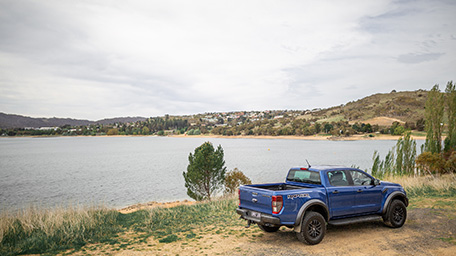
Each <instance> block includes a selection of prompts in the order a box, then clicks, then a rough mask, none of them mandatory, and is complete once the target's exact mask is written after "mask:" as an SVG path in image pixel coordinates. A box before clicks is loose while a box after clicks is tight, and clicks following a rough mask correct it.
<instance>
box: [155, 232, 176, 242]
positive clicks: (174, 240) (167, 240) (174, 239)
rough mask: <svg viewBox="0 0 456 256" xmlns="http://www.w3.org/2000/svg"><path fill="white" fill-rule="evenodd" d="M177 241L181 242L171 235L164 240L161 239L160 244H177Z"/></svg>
mask: <svg viewBox="0 0 456 256" xmlns="http://www.w3.org/2000/svg"><path fill="white" fill-rule="evenodd" d="M177 240H179V237H178V236H176V235H174V234H173V235H169V236H167V237H165V238H163V239H160V240H158V241H159V242H160V243H172V242H176V241H177Z"/></svg>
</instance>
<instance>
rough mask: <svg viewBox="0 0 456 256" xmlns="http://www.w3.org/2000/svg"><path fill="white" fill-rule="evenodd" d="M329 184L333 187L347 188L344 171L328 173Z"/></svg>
mask: <svg viewBox="0 0 456 256" xmlns="http://www.w3.org/2000/svg"><path fill="white" fill-rule="evenodd" d="M328 178H329V183H331V185H333V186H348V180H347V176H346V175H345V172H344V171H331V172H328Z"/></svg>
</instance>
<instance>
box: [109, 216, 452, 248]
mask: <svg viewBox="0 0 456 256" xmlns="http://www.w3.org/2000/svg"><path fill="white" fill-rule="evenodd" d="M242 224H244V222H242V221H240V225H239V226H236V227H233V228H232V230H227V231H226V232H222V233H219V234H216V233H214V232H210V231H209V232H207V233H205V234H202V235H201V236H200V237H199V238H198V239H195V240H191V241H189V240H185V239H183V240H180V241H177V242H173V243H169V244H160V243H158V242H157V241H154V240H153V239H152V238H150V239H149V240H148V241H147V245H144V246H140V247H138V246H135V248H134V249H133V248H132V249H127V250H123V251H117V252H113V251H110V252H108V254H116V255H376V256H378V255H456V240H455V238H456V213H455V212H454V211H452V210H448V209H444V210H438V209H428V208H426V209H409V212H408V219H407V222H406V224H405V225H404V226H403V227H402V228H399V229H392V228H389V227H386V226H385V225H384V224H383V222H381V221H375V222H369V223H360V224H355V225H349V226H337V227H336V226H329V227H328V230H327V233H326V236H325V238H324V240H323V241H322V242H321V243H320V244H318V245H314V246H309V245H305V244H302V243H300V242H299V241H298V240H297V238H296V236H295V233H294V232H293V231H292V230H290V229H286V228H282V229H283V230H282V229H281V230H280V231H279V232H276V233H264V232H262V231H260V230H259V228H258V227H256V226H255V227H253V226H252V227H251V228H249V229H244V228H243V227H242V226H241V225H242ZM105 249H107V250H108V251H109V248H105Z"/></svg>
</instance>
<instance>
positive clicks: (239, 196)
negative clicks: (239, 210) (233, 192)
mask: <svg viewBox="0 0 456 256" xmlns="http://www.w3.org/2000/svg"><path fill="white" fill-rule="evenodd" d="M238 198H239V206H241V189H238Z"/></svg>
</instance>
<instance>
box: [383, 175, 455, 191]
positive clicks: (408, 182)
mask: <svg viewBox="0 0 456 256" xmlns="http://www.w3.org/2000/svg"><path fill="white" fill-rule="evenodd" d="M383 180H385V181H390V182H394V183H399V184H401V185H402V186H403V187H404V188H405V189H413V188H419V187H423V186H427V187H431V188H433V189H436V190H449V189H451V188H456V175H454V174H445V175H440V176H434V177H433V176H418V177H413V176H386V177H385V178H383Z"/></svg>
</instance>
